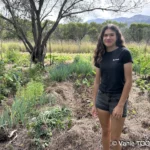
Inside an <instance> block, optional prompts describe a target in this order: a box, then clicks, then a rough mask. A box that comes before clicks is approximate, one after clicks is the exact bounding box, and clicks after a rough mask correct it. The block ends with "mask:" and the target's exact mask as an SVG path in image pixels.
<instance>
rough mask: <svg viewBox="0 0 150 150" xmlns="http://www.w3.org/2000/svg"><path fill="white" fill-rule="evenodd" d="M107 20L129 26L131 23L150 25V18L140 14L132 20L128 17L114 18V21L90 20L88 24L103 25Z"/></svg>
mask: <svg viewBox="0 0 150 150" xmlns="http://www.w3.org/2000/svg"><path fill="white" fill-rule="evenodd" d="M106 20H111V21H116V22H121V23H127V24H128V25H130V24H131V23H148V24H150V16H146V15H140V14H139V15H134V16H133V17H130V18H127V17H119V18H113V19H102V18H97V19H92V20H88V21H87V23H91V22H96V23H100V24H101V23H103V22H105V21H106Z"/></svg>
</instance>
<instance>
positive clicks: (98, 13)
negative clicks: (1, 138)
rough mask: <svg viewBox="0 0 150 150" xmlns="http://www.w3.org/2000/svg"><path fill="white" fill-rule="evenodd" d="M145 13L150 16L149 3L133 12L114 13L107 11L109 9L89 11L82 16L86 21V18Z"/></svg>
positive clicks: (128, 15) (106, 17) (116, 16)
mask: <svg viewBox="0 0 150 150" xmlns="http://www.w3.org/2000/svg"><path fill="white" fill-rule="evenodd" d="M138 14H142V15H147V16H150V4H149V5H147V6H145V7H143V8H141V9H138V10H135V11H134V12H128V13H114V12H109V11H94V12H90V13H89V14H85V15H84V17H82V19H83V21H84V22H86V21H87V20H91V19H96V18H101V19H113V18H118V17H128V18H130V17H132V16H134V15H138Z"/></svg>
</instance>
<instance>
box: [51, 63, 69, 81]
mask: <svg viewBox="0 0 150 150" xmlns="http://www.w3.org/2000/svg"><path fill="white" fill-rule="evenodd" d="M70 73H71V71H70V65H68V64H59V65H57V66H55V67H52V68H51V69H50V78H51V80H53V81H58V82H61V81H64V80H66V79H67V78H68V77H69V75H70Z"/></svg>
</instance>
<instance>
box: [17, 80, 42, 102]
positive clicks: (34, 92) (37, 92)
mask: <svg viewBox="0 0 150 150" xmlns="http://www.w3.org/2000/svg"><path fill="white" fill-rule="evenodd" d="M43 92H44V85H43V83H41V82H36V81H30V82H29V83H27V85H26V87H21V88H19V89H18V91H17V93H16V96H17V97H18V98H23V99H25V100H27V101H32V100H33V101H35V100H37V99H38V98H39V97H40V96H42V94H43Z"/></svg>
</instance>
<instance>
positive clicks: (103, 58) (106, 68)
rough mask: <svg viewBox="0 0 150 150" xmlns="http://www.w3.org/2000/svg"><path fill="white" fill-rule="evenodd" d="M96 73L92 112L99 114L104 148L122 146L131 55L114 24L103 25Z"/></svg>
mask: <svg viewBox="0 0 150 150" xmlns="http://www.w3.org/2000/svg"><path fill="white" fill-rule="evenodd" d="M94 63H95V66H96V77H95V81H94V101H93V104H94V105H93V107H92V115H96V116H98V118H99V121H100V124H101V127H102V145H103V150H109V149H110V146H111V147H112V149H113V150H121V145H120V144H119V140H120V136H121V132H122V129H123V125H124V121H125V117H126V116H127V102H128V97H129V92H130V90H131V87H132V63H133V61H132V56H131V53H130V51H129V50H128V49H127V48H126V47H125V46H124V39H123V36H122V34H121V32H120V30H119V29H118V27H117V26H115V25H113V24H110V25H107V26H105V27H104V28H103V29H102V32H101V34H100V37H99V40H98V44H97V48H96V50H95V54H94Z"/></svg>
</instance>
